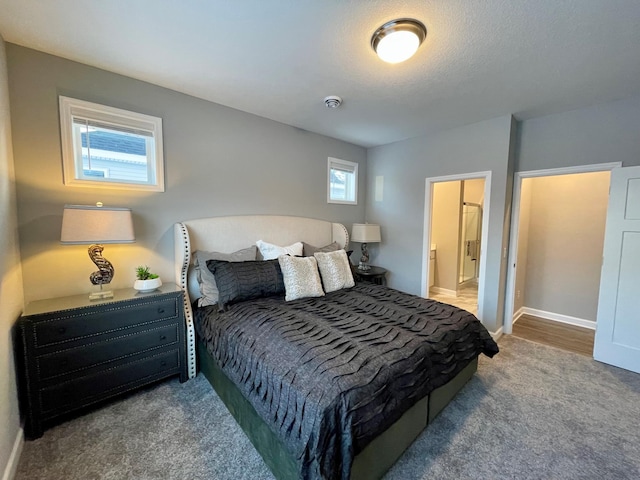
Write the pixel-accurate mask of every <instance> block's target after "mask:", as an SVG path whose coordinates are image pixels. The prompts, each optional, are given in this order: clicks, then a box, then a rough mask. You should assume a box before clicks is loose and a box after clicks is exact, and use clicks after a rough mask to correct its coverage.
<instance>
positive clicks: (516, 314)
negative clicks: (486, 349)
mask: <svg viewBox="0 0 640 480" xmlns="http://www.w3.org/2000/svg"><path fill="white" fill-rule="evenodd" d="M522 308H523V307H520V308H519V309H518V311H517V312H516V313H514V314H513V321H512V322H511V324H512V325H513V324H514V323H516V322H517V321H518V319H519V318H520V317H521V316H522V315H523V314H524V312H523V311H522Z"/></svg>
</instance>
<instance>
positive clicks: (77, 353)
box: [37, 325, 179, 380]
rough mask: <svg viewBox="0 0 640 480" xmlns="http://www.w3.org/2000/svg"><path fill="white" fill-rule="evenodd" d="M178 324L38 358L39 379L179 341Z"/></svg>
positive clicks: (86, 367) (82, 368) (75, 370)
mask: <svg viewBox="0 0 640 480" xmlns="http://www.w3.org/2000/svg"><path fill="white" fill-rule="evenodd" d="M178 328H179V327H178V325H168V326H164V327H159V328H152V329H150V330H146V331H143V332H138V333H133V334H129V335H123V336H119V337H113V338H109V339H108V340H103V341H98V342H95V343H90V344H86V345H83V346H81V347H76V348H70V349H68V350H63V351H61V352H56V353H52V354H48V355H42V356H40V357H38V359H37V362H38V371H39V373H40V379H41V380H46V379H48V378H52V377H56V376H59V375H64V374H67V373H71V372H77V371H80V370H84V369H88V368H90V367H94V366H96V365H101V364H105V363H108V362H112V361H115V360H119V359H123V358H126V357H130V356H132V355H137V354H140V353H143V352H146V351H148V350H150V349H154V348H159V347H163V346H167V345H174V344H176V343H177V342H178V338H179V334H178Z"/></svg>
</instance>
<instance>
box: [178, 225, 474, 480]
mask: <svg viewBox="0 0 640 480" xmlns="http://www.w3.org/2000/svg"><path fill="white" fill-rule="evenodd" d="M174 238H175V275H176V283H177V284H178V285H180V286H181V287H182V289H183V290H184V292H185V295H184V309H185V321H186V329H187V351H188V365H189V378H193V377H194V376H195V375H196V373H197V371H198V367H199V369H200V371H202V373H203V374H204V375H205V376H206V377H207V379H208V380H209V382H210V383H211V385H212V386H213V388H214V389H215V390H216V393H217V394H218V396H220V398H221V399H222V401H223V402H224V403H225V405H226V406H227V408H228V409H229V412H230V413H231V414H232V415H233V417H234V418H235V419H236V421H237V422H238V424H239V425H240V426H241V427H242V429H243V430H244V432H245V433H246V434H247V437H249V439H250V440H251V443H253V445H254V446H255V448H256V450H257V451H258V452H259V453H260V455H261V456H262V458H263V459H264V461H265V463H266V464H267V465H268V466H269V468H270V469H271V471H272V472H273V474H274V475H275V476H276V478H278V479H279V480H296V479H297V478H298V475H297V469H296V462H295V460H294V459H293V458H292V457H291V455H290V454H289V453H288V451H287V450H286V449H285V448H284V446H283V445H282V444H281V443H280V441H279V440H278V438H277V437H276V435H275V434H274V433H273V432H272V431H271V429H270V428H269V426H268V425H267V424H266V423H265V422H264V421H263V420H262V418H261V417H260V416H259V415H258V414H257V413H256V411H255V409H254V408H253V406H252V405H251V404H250V403H249V402H248V401H247V400H246V399H245V398H244V396H243V395H242V393H241V392H240V390H239V389H238V388H237V387H236V386H235V385H234V384H233V382H231V380H229V379H228V378H227V376H226V375H225V374H224V373H223V372H222V370H221V369H220V368H219V367H218V366H217V365H216V363H215V361H214V359H213V358H212V357H211V355H209V354H208V352H207V350H206V347H205V345H204V344H203V343H201V342H199V341H197V340H196V335H195V330H194V325H193V312H192V311H191V299H196V298H197V297H198V296H199V290H198V284H197V280H196V277H195V273H194V272H193V268H192V266H193V262H192V253H193V252H195V251H196V250H204V251H217V252H223V253H231V252H234V251H237V250H240V249H242V248H246V247H248V246H250V245H254V244H255V242H256V241H257V240H264V241H267V242H270V243H275V244H278V245H290V244H292V243H295V242H299V241H303V242H307V243H309V244H312V245H315V246H318V247H321V246H323V245H328V244H329V243H332V242H334V241H336V242H338V243H339V244H340V245H341V246H343V247H345V248H347V247H348V246H349V233H348V231H347V229H346V228H345V227H344V225H342V224H339V223H331V222H327V221H324V220H315V219H310V218H303V217H287V216H275V215H248V216H234V217H213V218H202V219H197V220H189V221H184V222H180V223H176V224H175V226H174ZM477 364H478V362H477V358H476V359H474V360H473V361H472V362H471V363H470V364H469V365H467V367H465V368H464V369H463V370H462V371H461V372H460V373H459V374H458V375H457V376H456V377H455V378H453V379H452V380H451V381H450V382H449V383H447V384H445V385H443V386H442V387H440V388H438V389H436V390H434V391H433V392H432V393H431V394H430V395H428V396H427V397H425V398H423V399H422V400H420V401H419V402H418V403H417V404H416V405H414V406H413V407H412V408H410V409H409V410H407V411H406V412H405V413H404V414H403V416H402V417H400V419H399V420H398V421H397V422H395V423H394V424H393V425H391V426H390V427H389V428H388V429H387V430H385V431H384V432H383V433H382V434H380V435H379V436H378V437H376V438H375V439H374V440H373V441H372V442H371V443H370V444H369V445H367V447H365V449H364V450H363V451H362V452H360V453H359V454H358V455H357V456H356V457H355V459H354V462H353V466H352V470H351V480H365V479H366V480H372V479H377V478H381V477H382V476H383V475H384V473H385V472H386V471H387V470H388V469H389V468H390V467H391V466H392V465H393V464H394V463H395V462H396V460H397V459H398V458H400V456H401V455H402V453H403V452H404V451H405V450H406V449H407V448H408V447H409V446H410V445H411V443H413V441H414V440H415V439H416V437H417V436H418V435H419V434H420V433H421V432H422V431H423V430H424V428H425V427H426V426H427V425H428V424H429V423H430V422H431V421H432V420H433V419H434V418H435V416H436V415H437V414H438V413H440V411H442V409H443V408H444V407H445V406H446V405H447V404H448V403H449V401H450V400H451V399H452V398H453V397H454V396H455V395H456V394H457V393H458V391H460V389H462V387H463V386H464V385H465V384H466V383H467V381H468V380H469V379H470V378H471V377H472V376H473V374H474V373H475V371H476V369H477Z"/></svg>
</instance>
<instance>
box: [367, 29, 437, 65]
mask: <svg viewBox="0 0 640 480" xmlns="http://www.w3.org/2000/svg"><path fill="white" fill-rule="evenodd" d="M426 37H427V29H426V27H425V26H424V25H423V24H422V23H421V22H419V21H418V20H413V19H411V18H399V19H397V20H391V21H390V22H387V23H385V24H384V25H382V26H381V27H380V28H378V29H377V30H376V31H375V33H374V34H373V36H372V37H371V46H372V47H373V50H374V51H375V52H376V53H377V54H378V56H379V57H380V58H381V59H382V60H384V61H385V62H387V63H400V62H404V61H405V60H407V59H409V58H411V57H412V56H413V54H414V53H416V50H418V47H419V46H420V44H421V43H422V42H423V41H424V39H425V38H426Z"/></svg>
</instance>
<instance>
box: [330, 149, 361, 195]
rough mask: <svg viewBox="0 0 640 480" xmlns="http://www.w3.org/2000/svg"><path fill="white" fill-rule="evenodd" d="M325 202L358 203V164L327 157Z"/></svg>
mask: <svg viewBox="0 0 640 480" xmlns="http://www.w3.org/2000/svg"><path fill="white" fill-rule="evenodd" d="M327 202H328V203H346V204H350V205H357V204H358V164H357V163H355V162H349V161H347V160H339V159H337V158H331V157H329V163H328V179H327Z"/></svg>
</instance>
